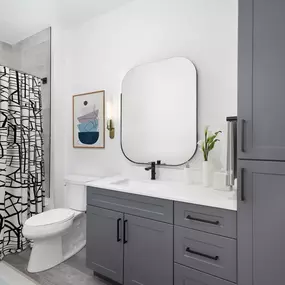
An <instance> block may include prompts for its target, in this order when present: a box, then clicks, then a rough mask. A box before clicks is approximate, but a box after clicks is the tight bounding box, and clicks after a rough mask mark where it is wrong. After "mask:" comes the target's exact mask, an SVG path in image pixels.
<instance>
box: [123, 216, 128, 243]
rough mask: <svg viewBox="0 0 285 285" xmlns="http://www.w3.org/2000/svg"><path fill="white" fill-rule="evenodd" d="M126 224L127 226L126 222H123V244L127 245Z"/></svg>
mask: <svg viewBox="0 0 285 285" xmlns="http://www.w3.org/2000/svg"><path fill="white" fill-rule="evenodd" d="M127 224H128V220H125V221H124V243H127V242H128V240H127Z"/></svg>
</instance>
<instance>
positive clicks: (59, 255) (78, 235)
mask: <svg viewBox="0 0 285 285" xmlns="http://www.w3.org/2000/svg"><path fill="white" fill-rule="evenodd" d="M85 245H86V214H85V213H80V212H77V213H76V214H75V216H74V218H73V220H72V221H70V224H67V225H66V228H65V229H64V230H63V231H61V232H59V233H58V234H57V235H54V236H50V237H46V238H39V239H34V240H33V248H32V252H31V255H30V260H29V264H28V268H27V270H28V271H29V272H31V273H36V272H41V271H45V270H48V269H50V268H52V267H54V266H56V265H58V264H60V263H62V262H63V261H65V260H67V259H69V258H70V257H72V256H73V255H75V254H76V253H78V252H79V251H80V250H81V249H83V248H84V247H85Z"/></svg>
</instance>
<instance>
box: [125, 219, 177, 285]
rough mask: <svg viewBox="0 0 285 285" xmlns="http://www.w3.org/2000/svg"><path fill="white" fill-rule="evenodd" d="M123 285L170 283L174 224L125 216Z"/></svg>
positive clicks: (169, 284) (166, 284) (167, 284)
mask: <svg viewBox="0 0 285 285" xmlns="http://www.w3.org/2000/svg"><path fill="white" fill-rule="evenodd" d="M125 224H126V233H127V234H126V240H125V246H124V285H135V284H140V285H158V284H163V285H173V247H172V245H173V226H172V225H169V224H166V223H161V222H157V221H152V220H149V219H145V218H140V217H135V216H132V215H125Z"/></svg>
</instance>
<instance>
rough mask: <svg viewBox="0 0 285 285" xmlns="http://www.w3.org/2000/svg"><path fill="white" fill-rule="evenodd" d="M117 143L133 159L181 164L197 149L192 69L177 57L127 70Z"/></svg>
mask: <svg viewBox="0 0 285 285" xmlns="http://www.w3.org/2000/svg"><path fill="white" fill-rule="evenodd" d="M121 147H122V151H123V153H124V154H125V156H126V157H127V158H128V159H129V160H130V161H132V162H134V163H140V164H142V163H149V162H150V161H157V160H161V163H162V164H167V165H181V164H183V163H185V162H187V161H188V160H190V159H191V158H192V156H193V155H194V154H195V152H196V148H197V72H196V68H195V66H194V64H193V63H192V62H191V61H190V60H188V59H186V58H182V57H177V58H170V59H166V60H162V61H159V62H154V63H148V64H144V65H141V66H138V67H135V68H133V69H132V70H130V71H129V72H128V73H127V75H126V76H125V78H124V80H123V83H122V98H121Z"/></svg>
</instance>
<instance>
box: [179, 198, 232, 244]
mask: <svg viewBox="0 0 285 285" xmlns="http://www.w3.org/2000/svg"><path fill="white" fill-rule="evenodd" d="M174 213H175V214H174V224H175V225H179V226H183V227H187V228H190V229H195V230H199V231H203V232H207V233H212V234H216V235H221V236H226V237H230V238H236V235H237V229H236V228H237V215H236V212H235V211H230V210H224V209H218V208H212V207H205V206H199V205H193V204H187V203H181V202H174Z"/></svg>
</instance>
